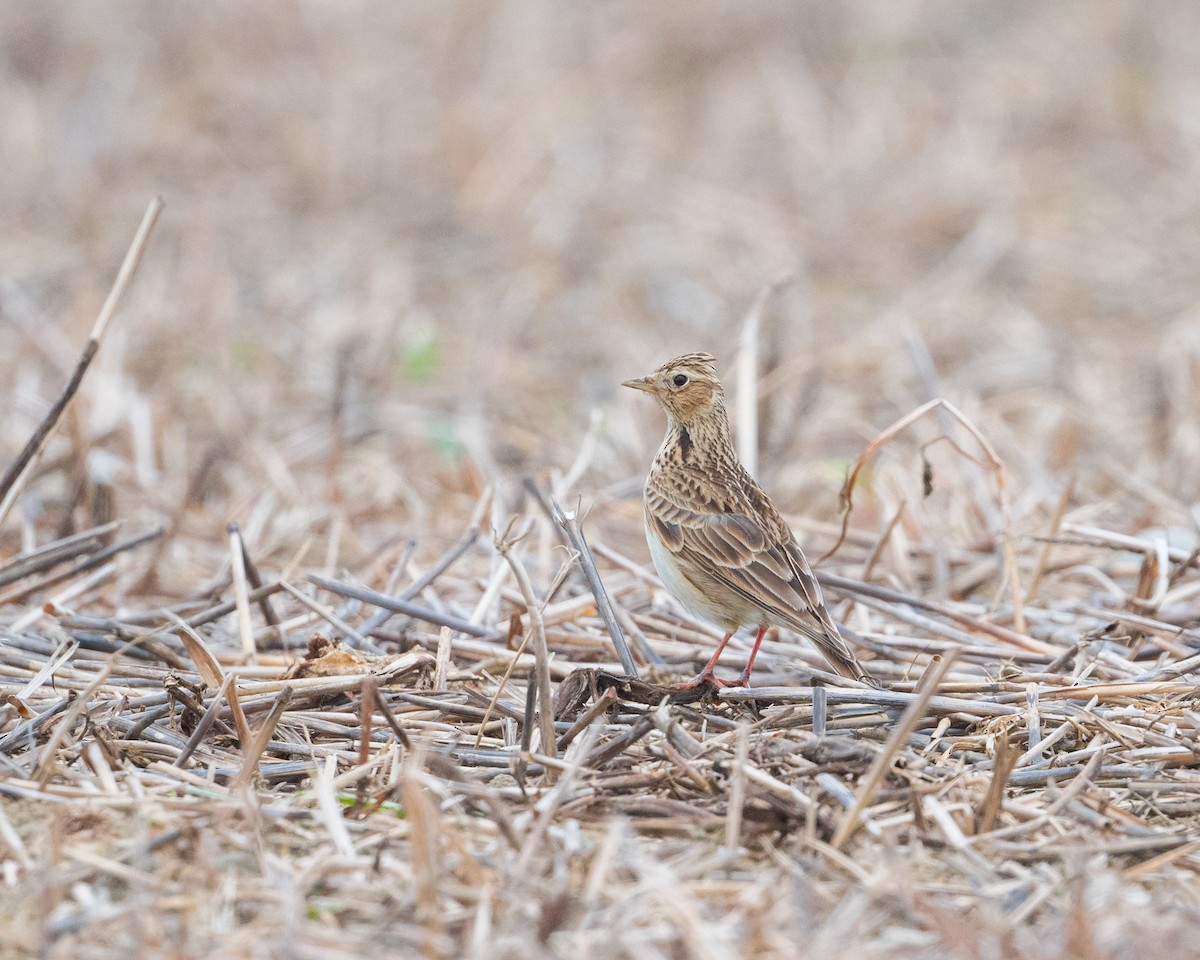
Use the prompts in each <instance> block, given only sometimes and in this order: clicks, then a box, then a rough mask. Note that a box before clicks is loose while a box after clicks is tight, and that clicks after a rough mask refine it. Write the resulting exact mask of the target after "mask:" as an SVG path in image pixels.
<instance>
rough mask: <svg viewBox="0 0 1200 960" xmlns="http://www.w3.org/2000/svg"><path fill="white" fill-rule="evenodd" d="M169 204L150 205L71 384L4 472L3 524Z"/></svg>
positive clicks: (0, 481)
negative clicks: (155, 226) (152, 232)
mask: <svg viewBox="0 0 1200 960" xmlns="http://www.w3.org/2000/svg"><path fill="white" fill-rule="evenodd" d="M165 205H166V204H164V203H163V199H162V197H155V198H154V199H153V200H151V201H150V205H149V206H148V207H147V208H146V212H145V214H144V215H143V216H142V222H141V225H140V226H139V227H138V230H137V233H136V234H134V237H133V242H132V243H131V244H130V245H129V250H128V252H126V254H125V259H124V260H123V261H122V262H121V269H120V270H119V271H118V272H117V279H116V280H115V281H113V285H112V288H111V289H110V290H109V291H108V297H107V298H105V301H104V306H102V307H101V308H100V315H99V316H98V317H96V322H95V324H93V326H92V332H91V334H89V336H88V342H87V345H86V346H85V347H84V348H83V353H81V354H80V355H79V360H78V362H77V363H76V364H75V369H74V371H73V372H72V373H71V379H70V380H68V381H67V385H66V386H65V387H64V388H63V392H62V394H60V395H59V398H58V399H57V400H56V401H55V402H54V405H53V406H52V407H51V408H50V409H49V410H48V411H47V412H46V416H45V417H43V418H42V422H41V423H39V424H38V427H37V429H36V430H34V432H33V435H32V436H31V437H30V438H29V442H28V443H26V444H25V447H24V449H23V450H22V451H21V452H20V453H19V454H17V458H16V459H15V460H14V461H13V462H12V463H11V464H9V466H8V469H7V470H5V471H4V476H3V477H0V498H2V499H0V524H3V523H4V521H5V519H6V518H7V517H8V513H9V511H10V510H11V509H12V507H13V504H14V503H16V500H17V497H18V496H19V495H20V493H21V490H22V489H23V488H24V486H25V483H26V481H27V480H28V478H29V471H30V469H31V468H32V467H33V465H34V463H36V462H37V460H38V458H39V457H40V456H41V453H42V451H43V450H45V449H46V444H47V443H49V442H50V437H51V436H52V435H53V434H54V428H55V427H56V426H57V425H58V422H59V420H61V419H62V415H63V414H64V413H66V412H67V407H69V406H70V405H71V400H72V399H74V397H75V394H76V393H77V392H78V390H79V385H80V384H81V383H82V382H83V377H84V374H86V373H87V371H88V368H89V367H90V366H91V365H92V360H93V359H95V357H96V354H97V353H98V352H99V350H100V344H101V343H102V342H103V341H104V335H105V334H106V333H107V332H108V325H109V324H110V323H111V322H112V318H113V316H114V315H115V314H116V312H117V308H118V307H119V306H120V305H121V301H122V300H124V299H125V293H126V291H127V290H128V289H129V284H130V281H132V280H133V275H134V273H135V272H136V271H137V267H138V264H139V263H141V262H142V254H144V253H145V252H146V243H147V242H148V241H149V239H150V231H151V230H153V229H154V224H155V223H157V222H158V215H159V214H160V213H162V210H163V207H164V206H165Z"/></svg>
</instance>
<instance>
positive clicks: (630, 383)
mask: <svg viewBox="0 0 1200 960" xmlns="http://www.w3.org/2000/svg"><path fill="white" fill-rule="evenodd" d="M621 386H623V387H632V388H633V389H634V390H645V391H646V392H647V393H653V392H654V381H653V380H651V379H650V378H649V377H641V378H640V379H638V380H626V381H625V382H624V383H623V384H621Z"/></svg>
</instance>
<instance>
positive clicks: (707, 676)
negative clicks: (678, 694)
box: [679, 670, 750, 690]
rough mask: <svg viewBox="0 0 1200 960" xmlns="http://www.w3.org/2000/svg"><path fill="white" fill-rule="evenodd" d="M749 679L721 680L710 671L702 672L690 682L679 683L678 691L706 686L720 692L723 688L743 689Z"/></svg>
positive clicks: (743, 677)
mask: <svg viewBox="0 0 1200 960" xmlns="http://www.w3.org/2000/svg"><path fill="white" fill-rule="evenodd" d="M749 679H750V678H749V677H746V676H740V677H738V678H737V679H736V680H722V679H721V678H720V677H716V676H714V675H713V672H712V671H711V670H704V671H701V672H700V673H698V674H696V676H694V677H692V679H691V680H688V681H686V682H685V683H681V684H680V685H679V689H680V690H695V689H696V687H702V686H705V685H708V686H710V687H715V688H716V689H718V690H721V689H723V688H725V687H744V686H747V685H748V681H749Z"/></svg>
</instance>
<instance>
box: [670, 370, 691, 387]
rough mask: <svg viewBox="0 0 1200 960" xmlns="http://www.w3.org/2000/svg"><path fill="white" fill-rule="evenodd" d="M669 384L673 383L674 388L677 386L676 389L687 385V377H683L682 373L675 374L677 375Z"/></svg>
mask: <svg viewBox="0 0 1200 960" xmlns="http://www.w3.org/2000/svg"><path fill="white" fill-rule="evenodd" d="M671 382H672V383H674V384H675V386H677V387H682V386H683V385H684V384H685V383H687V377H686V376H684V375H683V374H682V373H677V374H675V376H674V378H673V379H672V381H671Z"/></svg>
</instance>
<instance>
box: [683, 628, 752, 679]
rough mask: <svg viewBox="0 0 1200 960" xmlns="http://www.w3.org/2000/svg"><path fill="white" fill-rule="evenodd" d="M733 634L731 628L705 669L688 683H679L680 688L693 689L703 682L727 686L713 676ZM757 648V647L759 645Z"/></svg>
mask: <svg viewBox="0 0 1200 960" xmlns="http://www.w3.org/2000/svg"><path fill="white" fill-rule="evenodd" d="M732 636H733V631H732V630H730V631H729V632H728V633H727V634H725V639H723V640H722V641H721V642H720V643H719V644H717V652H716V653H714V654H713V655H712V656H711V657H709V659H708V663H706V664H705V665H704V669H703V670H701V671H700V672H699V673H698V674H696V675H695V676H694V677H692V679H691V680H689V681H688V682H687V683H682V684H680V685H679V689H680V690H691V689H693V688H694V687H698V686H700V684H702V683H711V684H712V685H713V686H716V687H723V686H725V683H724V682H723V681H721V680H718V679H717V678H716V677H714V676H713V668H714V667H715V666H716V665H717V661H718V660H719V659H720V658H721V652H722V651H723V650H724V649H725V644H727V643H729V638H730V637H732ZM755 649H757V647H756V648H755Z"/></svg>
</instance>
